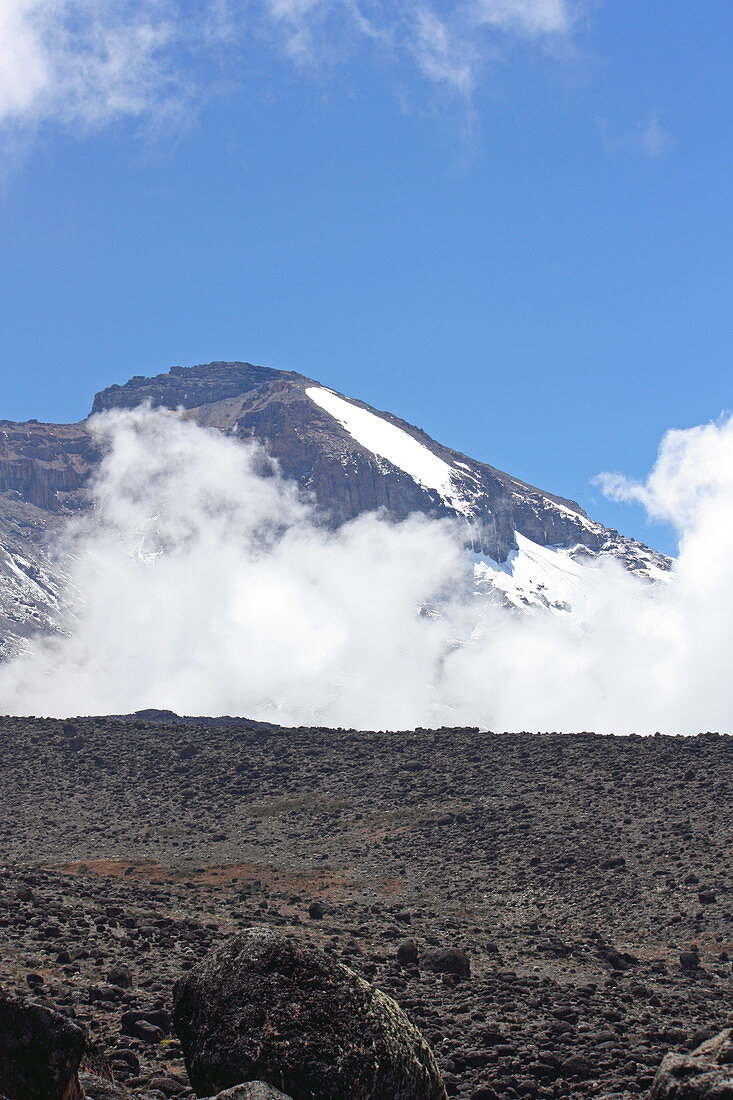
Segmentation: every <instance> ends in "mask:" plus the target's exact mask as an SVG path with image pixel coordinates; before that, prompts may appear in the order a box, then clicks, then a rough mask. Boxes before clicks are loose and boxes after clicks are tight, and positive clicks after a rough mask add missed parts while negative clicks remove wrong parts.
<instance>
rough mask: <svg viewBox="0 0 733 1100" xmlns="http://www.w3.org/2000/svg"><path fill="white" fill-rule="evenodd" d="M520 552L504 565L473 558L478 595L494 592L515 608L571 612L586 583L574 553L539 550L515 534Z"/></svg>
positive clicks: (558, 549) (553, 548)
mask: <svg viewBox="0 0 733 1100" xmlns="http://www.w3.org/2000/svg"><path fill="white" fill-rule="evenodd" d="M516 540H517V549H516V550H512V551H510V553H509V556H508V558H507V560H506V561H505V562H496V561H492V559H491V558H485V557H481V556H479V555H474V566H473V573H474V580H475V582H476V587H477V590H478V591H486V590H487V589H489V588H493V589H495V590H496V591H498V592H500V593H501V594H502V596H503V599H504V602H506V603H508V604H511V605H512V606H513V607H519V608H523V609H524V608H527V607H533V606H534V607H546V608H549V609H551V610H553V611H568V610H569V609H570V608H571V606H572V602H573V597H574V596H575V595H576V594H577V592H578V590H579V589H580V588H581V587H582V586H583V585H584V584H585V583H587V581H586V580H585V579H584V573H585V572H586V570H585V568H584V567H583V566H582V565H581V564H580V563H579V562H577V561H575V560H574V559H573V557H572V554H573V551H572V550H568V549H565V548H564V547H559V546H540V545H538V543H536V542H533V541H532V540H531V539H528V538H526V537H525V536H524V535H520V533H519V532H518V531H517V533H516Z"/></svg>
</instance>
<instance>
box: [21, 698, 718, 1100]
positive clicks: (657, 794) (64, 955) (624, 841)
mask: <svg viewBox="0 0 733 1100" xmlns="http://www.w3.org/2000/svg"><path fill="white" fill-rule="evenodd" d="M732 838H733V739H731V738H729V737H720V736H717V735H713V734H704V735H701V736H699V737H696V738H668V737H654V738H648V739H641V738H636V737H629V738H611V737H595V736H593V735H591V734H581V735H577V736H562V735H556V734H548V735H543V736H532V735H530V734H527V733H525V734H504V735H501V736H495V735H492V734H486V733H480V732H479V731H477V730H470V729H457V730H455V729H451V730H448V729H444V730H439V731H434V730H430V731H429V730H416V731H410V732H408V733H357V732H355V731H353V730H336V731H331V730H323V729H304V728H301V729H294V730H286V729H279V728H275V727H268V726H263V725H258V724H256V723H248V722H246V721H237V720H220V721H210V722H209V723H205V724H204V723H197V722H193V721H184V720H180V719H170V720H167V721H154V720H150V719H149V718H143V717H132V718H126V719H111V718H110V719H79V720H74V721H66V722H56V721H50V720H42V719H17V718H5V719H0V871H1V873H2V878H1V879H0V987H2V988H3V989H4V990H6V992H8V993H16V992H18V993H21V994H22V995H23V996H26V997H28V996H32V997H33V999H34V1000H36V1001H39V1002H41V1003H44V1004H47V1005H50V1006H54V1007H56V1008H57V1009H58V1010H59V1011H61V1012H63V1013H65V1014H67V1015H69V1016H72V1017H73V1018H74V1019H76V1020H77V1021H78V1022H80V1023H81V1024H83V1025H84V1026H85V1027H86V1028H87V1029H88V1030H89V1031H90V1032H91V1034H92V1035H93V1037H94V1038H95V1039H96V1041H97V1043H98V1045H99V1047H100V1048H101V1049H103V1050H104V1051H106V1053H107V1054H108V1056H109V1057H111V1059H112V1062H113V1066H114V1071H115V1076H116V1078H117V1079H118V1080H119V1081H121V1082H124V1083H125V1084H126V1085H127V1086H128V1087H130V1088H132V1089H139V1090H140V1091H141V1093H143V1094H144V1095H145V1096H147V1097H162V1096H181V1097H186V1096H192V1095H193V1093H192V1092H191V1091H190V1089H189V1086H188V1081H187V1077H186V1072H185V1067H184V1065H183V1062H182V1058H181V1048H180V1045H179V1043H178V1040H177V1039H176V1037H175V1035H174V1034H172V1033H171V1030H170V1023H169V1013H170V1007H171V989H172V985H173V982H174V981H175V980H176V978H177V977H179V976H180V975H181V973H182V972H185V971H186V970H189V969H190V968H191V967H192V966H193V965H194V963H195V962H196V961H197V960H198V959H200V958H201V957H202V955H203V954H204V953H205V952H206V951H207V950H208V948H209V947H211V946H212V945H214V944H216V943H217V942H219V941H220V940H221V938H222V937H224V936H227V935H228V934H230V933H233V932H235V931H237V930H241V929H243V928H248V927H251V926H253V925H257V924H263V923H264V924H268V925H273V926H277V927H278V928H280V929H281V930H282V931H284V932H286V933H289V934H293V935H295V936H298V937H301V938H303V939H305V940H307V941H310V942H312V943H313V944H314V945H316V946H318V947H320V948H322V949H324V950H325V951H327V952H328V953H330V954H331V955H332V956H334V957H335V958H336V959H338V960H340V961H342V962H345V963H346V964H348V965H349V966H350V967H352V968H353V969H354V970H356V971H357V972H358V973H360V974H362V975H363V976H365V977H367V978H368V979H370V980H371V981H373V982H374V983H376V984H377V985H378V986H379V987H380V988H382V989H384V990H386V991H387V992H389V993H391V994H392V996H394V998H395V999H396V1000H397V1001H398V1003H399V1004H400V1005H401V1006H402V1007H403V1008H404V1009H405V1010H406V1012H407V1013H408V1015H409V1016H410V1017H411V1018H412V1019H413V1020H414V1021H415V1022H416V1023H417V1025H418V1026H419V1027H420V1029H421V1030H422V1031H423V1033H424V1034H425V1036H426V1037H427V1038H428V1040H429V1042H430V1043H431V1045H432V1047H433V1049H434V1050H435V1053H436V1056H437V1058H438V1062H439V1064H440V1067H441V1069H442V1071H443V1073H444V1077H445V1080H446V1085H447V1089H448V1092H449V1094H450V1095H453V1096H460V1097H466V1098H472V1100H481V1098H484V1100H492V1098H494V1097H495V1096H499V1097H508V1098H511V1100H513V1098H515V1097H527V1098H530V1100H533V1098H535V1097H540V1098H542V1100H554V1098H556V1097H557V1098H563V1097H581V1096H603V1097H611V1096H618V1097H622V1096H623V1097H631V1096H635V1095H638V1094H645V1093H647V1092H648V1089H649V1087H650V1084H651V1081H652V1078H653V1075H654V1072H655V1069H656V1067H657V1066H658V1064H659V1063H660V1061H661V1059H662V1057H663V1055H664V1054H665V1053H666V1052H667V1051H668V1050H689V1049H692V1047H693V1046H695V1045H697V1043H698V1042H700V1041H701V1039H702V1038H704V1037H705V1036H706V1035H708V1034H711V1035H712V1034H713V1033H714V1032H717V1031H720V1030H721V1028H723V1027H725V1026H726V1023H728V1025H730V1023H731V1022H733V1016H732V1015H731V1013H732V1012H733V970H732V967H731V957H733V870H732V859H731V857H732V855H733V839H732ZM314 903H316V904H314ZM406 941H414V943H415V944H416V946H417V948H418V952H419V953H422V954H423V955H424V953H425V952H426V951H428V950H429V949H430V948H431V947H462V948H465V949H466V951H467V952H468V953H469V955H470V960H471V976H470V978H467V979H460V978H458V977H457V976H454V975H450V974H438V973H434V972H432V971H429V970H428V969H427V968H426V967H425V966H424V965H415V964H413V963H409V962H406V961H403V962H402V963H400V962H399V961H398V958H397V952H398V949H399V948H400V946H401V945H404V944H405V942H406ZM411 955H414V952H411V951H410V949H409V948H407V949H405V948H404V946H403V951H402V954H401V958H402V959H403V960H406V959H407V958H409V957H410V956H411Z"/></svg>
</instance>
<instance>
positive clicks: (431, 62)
mask: <svg viewBox="0 0 733 1100" xmlns="http://www.w3.org/2000/svg"><path fill="white" fill-rule="evenodd" d="M412 50H413V54H414V57H415V60H416V62H417V65H418V68H419V70H420V72H421V73H422V75H423V76H425V77H427V78H428V80H430V81H433V82H435V83H438V84H442V85H448V86H449V87H451V88H453V89H455V90H456V91H458V92H461V93H462V94H463V95H465V96H469V95H470V93H471V92H472V91H473V88H474V85H475V83H476V79H477V75H478V70H479V67H480V63H481V57H480V51H479V50H477V49H476V47H475V45H474V44H473V43H472V42H471V41H469V40H468V39H467V38H465V37H463V38H462V37H460V36H459V35H458V34H457V33H456V32H455V31H453V30H452V29H451V28H449V27H448V26H447V25H446V24H445V23H444V22H443V21H442V20H441V19H439V18H438V16H437V15H435V13H434V12H432V11H430V10H428V9H427V8H418V9H417V11H416V12H415V21H414V32H413V40H412Z"/></svg>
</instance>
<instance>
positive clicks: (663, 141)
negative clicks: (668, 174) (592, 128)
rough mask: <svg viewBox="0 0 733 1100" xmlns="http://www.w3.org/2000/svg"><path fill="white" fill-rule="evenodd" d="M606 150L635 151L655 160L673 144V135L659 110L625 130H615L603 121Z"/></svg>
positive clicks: (602, 129)
mask: <svg viewBox="0 0 733 1100" xmlns="http://www.w3.org/2000/svg"><path fill="white" fill-rule="evenodd" d="M601 131H602V133H603V138H604V144H605V148H606V152H608V153H611V154H616V153H627V154H628V153H634V154H636V155H637V156H639V155H641V156H644V157H649V158H650V159H652V160H654V159H656V158H657V157H661V156H663V155H664V154H665V153H666V152H667V151H668V150H669V149H670V148H671V147H672V145H673V138H672V135H671V134H670V133H669V131H668V130H667V128H666V127H665V126H664V124H663V123H662V117H661V114H660V112H659V111H653V112H651V113H647V114H644V115H642V116H641V118H640V119H639V120H637V121H636V122H635V123H634V124H633V125H631V126H630V127H628V128H627V129H625V130H617V131H615V132H614V131H613V130H611V129H610V127H608V125H607V124H606V123H605V122H602V123H601Z"/></svg>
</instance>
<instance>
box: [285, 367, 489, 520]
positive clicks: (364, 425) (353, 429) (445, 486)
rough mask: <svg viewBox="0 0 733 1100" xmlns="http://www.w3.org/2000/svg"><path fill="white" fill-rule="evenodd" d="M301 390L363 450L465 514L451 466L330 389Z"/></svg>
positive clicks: (402, 433)
mask: <svg viewBox="0 0 733 1100" xmlns="http://www.w3.org/2000/svg"><path fill="white" fill-rule="evenodd" d="M305 392H306V394H307V396H308V397H309V398H310V399H311V401H313V402H315V404H316V405H319V406H320V407H321V408H322V409H324V410H325V411H326V412H327V413H329V414H330V415H331V416H332V417H333V418H334V419H335V420H338V422H339V424H341V426H342V427H344V428H345V429H346V431H347V432H348V433H349V435H350V436H351V437H352V438H353V439H355V440H356V442H357V443H359V444H360V445H361V446H362V447H364V448H366V450H368V451H371V453H372V454H373V455H376V457H377V458H383V459H386V460H387V462H390V463H391V464H392V465H393V466H396V467H397V469H398V470H402V471H403V472H404V473H406V474H408V475H409V476H410V477H411V478H412V479H413V481H416V482H417V483H418V485H422V487H423V488H424V489H428V490H430V489H432V490H434V491H435V492H437V493H438V494H439V496H440V497H441V499H442V500H443V501H444V502H445V503H446V504H447V505H448V506H449V507H451V508H453V509H455V511H456V512H460V513H462V514H464V515H467V514H469V512H470V507H469V504H468V502H467V501H466V500H465V499H464V497H463V496H462V495H461V493H460V491H459V489H458V486H457V485H456V483H455V481H454V477H455V473H454V471H453V469H452V467H451V466H449V465H448V463H447V462H445V461H444V460H443V459H442V458H438V456H437V455H435V454H433V452H432V451H431V450H429V449H428V448H427V447H426V446H425V445H424V444H423V443H420V442H419V440H417V439H415V438H414V437H413V436H411V435H409V434H408V433H407V432H405V431H403V430H402V428H398V427H397V425H396V424H391V423H390V422H389V421H388V420H384V419H383V418H382V417H381V416H377V415H376V414H375V413H373V412H370V411H369V410H368V409H363V408H361V407H360V406H359V405H353V404H352V403H351V402H350V401H347V400H346V399H345V398H343V397H339V396H338V394H335V393H333V391H332V390H327V389H323V388H321V387H317V386H309V387H308V389H306V391H305ZM463 476H465V475H463Z"/></svg>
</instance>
